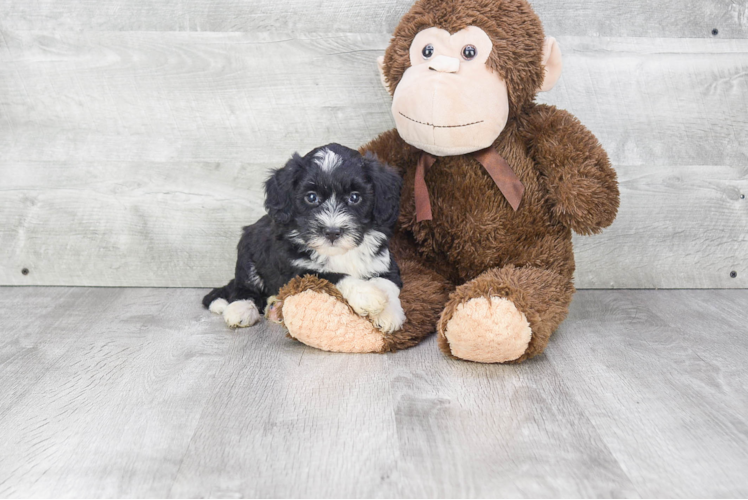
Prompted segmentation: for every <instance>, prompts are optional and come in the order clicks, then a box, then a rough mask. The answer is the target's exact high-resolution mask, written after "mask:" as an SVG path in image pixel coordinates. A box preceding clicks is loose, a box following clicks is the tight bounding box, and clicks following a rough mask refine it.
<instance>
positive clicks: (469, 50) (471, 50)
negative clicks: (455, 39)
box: [462, 45, 478, 61]
mask: <svg viewBox="0 0 748 500" xmlns="http://www.w3.org/2000/svg"><path fill="white" fill-rule="evenodd" d="M477 55H478V49H476V48H475V45H465V46H464V47H463V48H462V58H463V59H465V60H466V61H469V60H470V59H473V58H474V57H475V56H477Z"/></svg>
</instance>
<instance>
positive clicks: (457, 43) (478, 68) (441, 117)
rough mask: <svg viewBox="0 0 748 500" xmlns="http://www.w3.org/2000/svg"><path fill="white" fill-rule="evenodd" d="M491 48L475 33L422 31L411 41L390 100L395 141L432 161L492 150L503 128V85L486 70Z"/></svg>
mask: <svg viewBox="0 0 748 500" xmlns="http://www.w3.org/2000/svg"><path fill="white" fill-rule="evenodd" d="M492 48H493V44H492V43H491V39H490V38H489V37H488V35H487V34H486V33H485V32H484V31H483V30H482V29H480V28H478V27H475V26H470V27H468V28H465V29H463V30H461V31H459V32H457V33H454V34H453V35H450V34H449V32H447V31H445V30H442V29H439V28H433V27H432V28H428V29H425V30H423V31H421V32H420V33H418V35H417V36H416V37H415V39H413V43H412V44H411V46H410V63H411V67H410V68H408V69H407V70H406V71H405V73H404V74H403V77H402V79H401V80H400V83H398V85H397V88H396V89H395V93H394V95H393V96H392V114H393V116H394V117H395V124H396V125H397V130H398V132H399V133H400V136H401V137H402V138H403V139H404V140H405V141H406V142H407V143H409V144H411V145H413V146H415V147H417V148H419V149H422V150H424V151H427V152H428V153H431V154H433V155H435V156H451V155H459V154H465V153H470V152H473V151H478V150H480V149H483V148H486V147H488V146H490V145H491V144H493V141H494V140H495V139H496V138H497V137H498V136H499V134H500V133H501V131H502V130H503V129H504V126H505V125H506V122H507V117H508V116H509V98H508V94H507V87H506V83H505V82H504V81H503V80H502V79H501V78H500V77H499V75H498V74H497V73H494V72H493V71H491V69H489V68H488V66H486V61H487V60H488V56H489V55H490V54H491V49H492Z"/></svg>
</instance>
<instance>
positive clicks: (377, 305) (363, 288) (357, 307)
mask: <svg viewBox="0 0 748 500" xmlns="http://www.w3.org/2000/svg"><path fill="white" fill-rule="evenodd" d="M335 286H336V287H337V288H338V290H340V293H341V294H342V295H343V297H345V300H347V301H348V303H349V304H350V305H351V307H352V308H353V310H354V311H356V313H357V314H359V315H360V316H371V317H374V316H377V315H379V314H381V313H382V311H383V310H384V309H385V307H386V306H387V301H388V299H389V297H388V295H387V293H386V292H385V291H383V290H382V289H381V288H379V287H378V286H377V285H375V284H374V283H372V282H371V281H366V280H362V279H358V278H353V277H351V276H347V277H345V278H343V279H342V280H340V281H338V283H337V285H335Z"/></svg>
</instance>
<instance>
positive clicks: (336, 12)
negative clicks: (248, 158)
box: [0, 0, 748, 38]
mask: <svg viewBox="0 0 748 500" xmlns="http://www.w3.org/2000/svg"><path fill="white" fill-rule="evenodd" d="M412 3H413V2H412V0H370V1H366V2H362V1H358V2H350V1H346V0H331V1H321V0H280V1H276V2H259V1H252V2H240V1H238V0H180V1H176V0H165V1H162V2H157V3H153V2H146V1H143V0H140V1H124V0H107V1H94V0H64V1H60V0H56V1H55V0H6V1H5V2H3V4H2V6H0V18H2V19H4V22H5V24H6V26H7V27H8V28H10V29H17V30H72V31H91V30H107V31H248V32H257V31H299V32H321V33H325V32H327V33H329V32H338V33H340V32H352V33H391V32H392V31H393V30H394V29H395V26H396V25H397V23H398V21H399V20H400V18H401V17H402V15H403V14H404V13H405V12H407V10H408V9H409V8H410V6H411V5H412ZM531 3H532V5H533V7H534V8H535V10H536V12H537V13H538V15H539V16H540V18H541V20H542V21H543V23H544V25H545V29H546V32H547V33H548V34H550V35H553V36H562V35H575V36H635V37H641V36H648V37H675V38H686V37H711V36H712V34H711V32H712V29H714V28H718V29H719V35H718V36H720V37H728V38H745V37H746V36H748V8H747V7H746V5H745V3H743V2H741V1H739V0H738V1H736V0H707V1H705V0H681V1H676V0H661V1H659V2H654V3H653V2H647V1H646V0H634V1H630V2H626V3H620V2H610V1H606V0H571V1H567V2H563V3H559V2H556V1H553V0H531Z"/></svg>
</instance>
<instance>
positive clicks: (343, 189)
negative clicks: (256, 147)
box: [203, 144, 405, 332]
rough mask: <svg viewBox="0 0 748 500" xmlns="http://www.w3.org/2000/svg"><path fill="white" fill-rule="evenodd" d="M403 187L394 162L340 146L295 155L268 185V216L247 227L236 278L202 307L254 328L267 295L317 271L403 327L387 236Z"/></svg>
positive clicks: (360, 304)
mask: <svg viewBox="0 0 748 500" xmlns="http://www.w3.org/2000/svg"><path fill="white" fill-rule="evenodd" d="M401 187H402V180H401V179H400V176H399V175H398V174H397V173H396V172H395V171H394V170H393V169H392V168H390V167H388V166H385V165H382V164H381V163H379V162H378V161H377V160H376V158H374V157H373V156H368V155H367V156H362V155H361V154H359V153H358V152H357V151H355V150H353V149H349V148H347V147H345V146H341V145H339V144H329V145H327V146H323V147H321V148H317V149H314V150H312V151H311V152H309V153H308V154H307V155H306V156H304V157H301V156H299V155H298V154H294V156H293V158H291V160H290V161H289V162H288V163H287V164H286V165H285V166H284V167H282V168H280V169H277V170H275V171H274V172H273V174H272V175H271V177H270V178H269V179H268V180H267V182H266V183H265V209H266V210H267V213H268V215H265V216H264V217H262V218H261V219H260V220H259V221H257V222H256V223H254V224H252V225H251V226H247V227H245V228H244V234H243V235H242V238H241V240H240V241H239V247H238V250H239V255H238V259H237V261H236V274H235V276H234V279H233V280H231V281H230V282H229V284H228V285H226V286H224V287H221V288H216V289H214V290H212V291H211V292H210V293H209V294H208V295H206V296H205V298H203V305H204V306H205V307H207V308H208V309H210V311H211V312H214V313H216V314H223V317H224V319H225V320H226V323H227V324H228V325H229V326H231V327H245V326H251V325H253V324H255V323H256V322H257V321H258V320H259V319H260V314H261V312H262V311H263V310H264V309H265V306H266V305H267V299H268V297H270V296H273V295H276V294H277V293H278V290H279V289H280V288H281V287H282V286H283V285H285V284H286V283H288V282H289V281H290V280H291V279H292V278H293V277H295V276H300V275H306V274H313V275H317V276H319V277H320V278H324V279H326V280H328V281H330V282H331V283H332V284H334V285H336V286H337V288H338V289H339V290H340V292H341V294H342V295H343V297H345V298H346V300H347V301H348V303H349V304H350V305H351V307H353V309H354V310H355V311H356V312H357V313H358V314H360V315H362V316H369V317H370V318H371V319H372V320H373V321H374V323H375V324H376V325H377V327H379V328H381V329H382V330H383V331H385V332H392V331H395V330H398V329H399V328H400V327H401V326H402V325H403V323H404V322H405V314H404V313H403V309H402V307H401V305H400V299H399V296H400V288H402V281H401V280H400V270H399V269H398V267H397V263H396V262H395V261H394V259H393V258H392V256H391V255H390V251H389V246H388V241H389V238H390V236H391V235H392V231H393V228H394V225H395V221H396V220H397V217H398V213H399V204H400V188H401Z"/></svg>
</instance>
